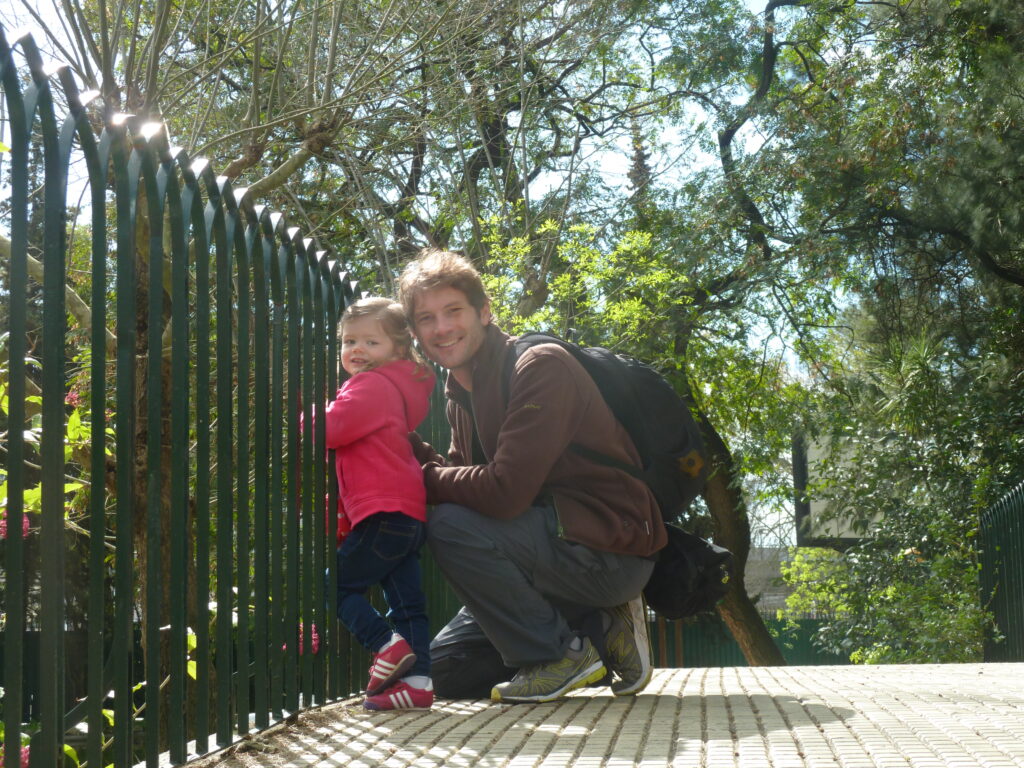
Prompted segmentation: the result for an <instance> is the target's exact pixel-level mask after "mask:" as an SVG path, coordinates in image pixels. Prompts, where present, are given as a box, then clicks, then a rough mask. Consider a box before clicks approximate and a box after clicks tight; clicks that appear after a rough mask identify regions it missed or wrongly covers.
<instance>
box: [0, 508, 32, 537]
mask: <svg viewBox="0 0 1024 768" xmlns="http://www.w3.org/2000/svg"><path fill="white" fill-rule="evenodd" d="M28 527H29V526H28V515H26V514H24V513H22V515H21V538H23V539H25V538H28ZM6 538H7V512H6V510H5V511H4V512H3V517H0V539H6Z"/></svg>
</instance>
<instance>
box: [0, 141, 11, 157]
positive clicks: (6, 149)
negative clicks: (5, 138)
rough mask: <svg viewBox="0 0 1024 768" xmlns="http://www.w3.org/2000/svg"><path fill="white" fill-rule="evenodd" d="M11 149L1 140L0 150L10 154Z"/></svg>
mask: <svg viewBox="0 0 1024 768" xmlns="http://www.w3.org/2000/svg"><path fill="white" fill-rule="evenodd" d="M10 151H11V148H10V147H8V146H7V145H6V144H4V143H3V142H2V141H0V152H5V153H8V154H9V153H10Z"/></svg>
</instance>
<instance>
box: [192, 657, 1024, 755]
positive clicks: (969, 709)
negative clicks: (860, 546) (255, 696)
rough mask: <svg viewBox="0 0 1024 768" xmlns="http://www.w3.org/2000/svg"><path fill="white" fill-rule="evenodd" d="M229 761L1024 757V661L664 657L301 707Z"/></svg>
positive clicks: (230, 753)
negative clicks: (614, 675)
mask: <svg viewBox="0 0 1024 768" xmlns="http://www.w3.org/2000/svg"><path fill="white" fill-rule="evenodd" d="M201 762H202V763H203V764H204V765H205V766H209V765H213V764H216V765H218V766H224V768H285V767H290V766H295V767H296V768H300V767H302V768H304V767H305V766H325V767H329V768H341V767H342V766H345V767H346V768H376V767H377V766H387V767H388V768H403V767H407V766H415V768H431V767H433V766H436V767H437V768H442V767H443V768H449V767H450V766H489V767H490V768H561V767H562V766H574V767H575V768H584V767H586V768H590V767H591V766H612V767H615V768H627V767H633V766H642V767H643V768H656V767H657V768H662V767H663V766H669V765H671V766H681V767H682V768H819V767H820V768H825V767H830V766H836V767H837V768H890V766H891V767H892V768H896V767H903V768H947V767H948V768H969V767H973V766H979V767H982V766H983V767H984V768H1011V767H1012V766H1016V767H1018V768H1024V664H1000V665H996V664H966V665H922V666H879V667H853V666H849V667H760V668H745V667H737V668H723V669H662V670H657V671H656V672H655V676H654V679H653V681H652V682H651V684H650V686H649V687H648V688H647V689H646V690H645V691H644V692H643V693H642V694H641V695H639V696H637V697H635V698H622V699H619V698H615V697H613V696H611V695H610V693H609V691H608V689H607V688H593V689H587V690H586V691H582V692H577V693H574V694H572V695H571V696H569V697H568V698H566V699H563V700H562V701H559V702H553V703H550V704H537V705H498V704H491V703H489V702H483V701H475V702H440V703H438V704H436V705H435V706H434V709H432V710H430V711H419V712H400V713H369V712H365V711H363V709H362V708H361V707H360V706H359V702H358V700H356V701H353V702H346V703H343V704H338V705H333V706H330V707H326V708H324V709H321V710H317V711H314V712H309V713H307V714H304V715H303V716H302V717H301V718H299V720H298V721H297V722H296V723H292V724H289V725H287V726H284V727H283V728H279V729H276V730H275V731H272V732H270V733H268V734H264V735H263V736H261V737H260V738H258V739H256V740H253V741H250V742H248V743H246V744H245V745H243V746H241V747H239V748H236V749H234V750H231V751H229V752H227V753H223V754H220V755H216V756H213V757H210V758H206V759H204V760H203V761H201Z"/></svg>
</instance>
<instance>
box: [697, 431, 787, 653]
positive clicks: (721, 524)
mask: <svg viewBox="0 0 1024 768" xmlns="http://www.w3.org/2000/svg"><path fill="white" fill-rule="evenodd" d="M701 416H702V418H701V422H702V432H703V435H704V443H705V445H706V446H707V449H708V457H709V459H710V461H711V474H710V477H709V479H708V482H707V485H706V486H705V488H704V491H703V493H702V495H703V497H704V501H705V503H706V504H707V506H708V510H709V511H710V512H711V520H712V522H713V524H714V530H715V536H714V538H715V543H717V544H719V545H721V546H723V547H725V548H726V549H728V550H730V551H731V552H732V553H733V556H734V557H735V569H734V571H733V576H732V581H731V582H730V584H729V591H728V592H727V593H726V595H725V599H724V600H723V601H722V602H721V604H719V606H718V612H719V613H720V614H721V616H722V619H724V620H725V623H726V626H728V627H729V631H730V632H732V636H733V638H734V639H735V640H736V643H737V645H739V647H740V650H741V651H742V652H743V657H744V658H745V659H746V660H747V664H749V665H750V666H753V667H763V666H782V665H785V663H786V659H785V658H784V657H783V655H782V652H781V651H780V650H779V649H778V646H776V645H775V641H774V640H773V639H772V636H771V634H769V632H768V627H766V626H765V623H764V619H762V618H761V614H760V613H759V612H758V610H757V608H756V607H754V604H753V602H751V600H750V597H749V596H748V595H747V589H746V586H745V584H744V574H745V571H746V567H747V555H748V554H749V553H750V521H749V520H748V518H747V507H746V503H745V502H744V500H743V494H742V492H741V491H740V489H739V478H738V477H737V476H736V466H735V464H734V463H733V460H732V454H731V453H730V452H729V448H728V446H726V444H725V441H724V440H723V439H722V437H721V435H719V434H718V431H717V430H716V429H715V428H714V427H713V426H712V425H711V422H709V421H708V419H707V418H705V417H704V416H703V414H702V415H701Z"/></svg>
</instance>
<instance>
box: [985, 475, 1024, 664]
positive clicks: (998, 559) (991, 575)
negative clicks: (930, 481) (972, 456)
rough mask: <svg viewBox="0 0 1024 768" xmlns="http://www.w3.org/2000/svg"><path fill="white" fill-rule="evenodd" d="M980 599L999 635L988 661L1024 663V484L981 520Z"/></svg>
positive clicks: (989, 646) (989, 643)
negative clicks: (993, 620) (991, 617)
mask: <svg viewBox="0 0 1024 768" xmlns="http://www.w3.org/2000/svg"><path fill="white" fill-rule="evenodd" d="M979 539H980V541H979V548H980V552H981V557H980V559H981V574H980V580H981V599H982V604H983V605H985V606H986V607H987V608H988V609H989V610H990V611H991V612H992V616H993V618H994V619H995V625H996V629H997V630H998V634H997V635H990V636H989V637H988V638H986V641H985V661H1024V483H1021V484H1020V485H1018V486H1017V487H1016V488H1015V489H1014V490H1012V491H1010V492H1009V493H1008V494H1006V496H1004V497H1003V498H1002V499H1000V500H999V501H998V502H996V503H995V504H993V505H992V507H991V508H990V509H988V510H987V511H986V512H985V513H984V514H983V515H982V517H981V531H980V536H979Z"/></svg>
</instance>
